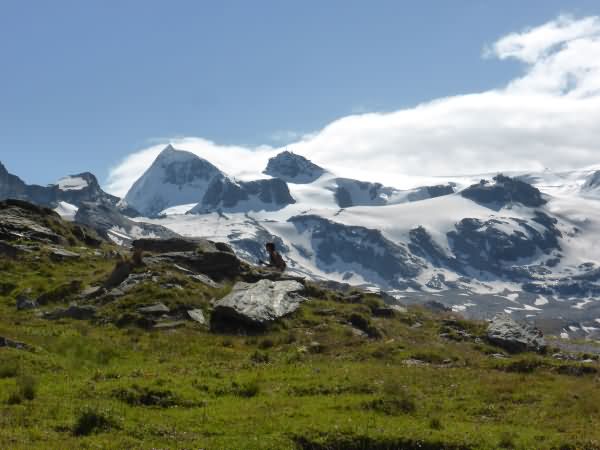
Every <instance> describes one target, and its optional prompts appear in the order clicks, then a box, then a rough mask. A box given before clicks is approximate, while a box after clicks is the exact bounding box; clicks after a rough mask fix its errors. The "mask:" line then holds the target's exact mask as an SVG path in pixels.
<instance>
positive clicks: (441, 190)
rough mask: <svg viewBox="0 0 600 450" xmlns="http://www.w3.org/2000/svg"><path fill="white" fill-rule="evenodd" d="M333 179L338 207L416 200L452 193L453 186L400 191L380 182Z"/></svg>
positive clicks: (423, 187) (379, 204)
mask: <svg viewBox="0 0 600 450" xmlns="http://www.w3.org/2000/svg"><path fill="white" fill-rule="evenodd" d="M333 181H334V185H333V187H332V188H331V189H333V192H334V196H335V201H336V203H337V204H338V206H339V207H340V208H349V207H351V206H382V205H388V204H395V203H406V202H416V201H420V200H426V199H428V198H435V197H441V196H443V195H449V194H453V193H454V186H453V185H451V184H445V185H436V186H422V187H418V188H415V189H411V190H408V191H401V190H398V189H396V188H393V187H389V186H384V185H382V184H381V183H372V182H367V181H359V180H353V179H350V178H335V179H334V180H333Z"/></svg>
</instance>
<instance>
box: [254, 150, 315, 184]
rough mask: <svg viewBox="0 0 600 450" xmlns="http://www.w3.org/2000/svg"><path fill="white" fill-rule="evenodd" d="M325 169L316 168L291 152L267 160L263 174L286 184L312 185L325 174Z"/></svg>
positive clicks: (302, 157)
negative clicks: (279, 179)
mask: <svg viewBox="0 0 600 450" xmlns="http://www.w3.org/2000/svg"><path fill="white" fill-rule="evenodd" d="M325 172H326V171H325V169H323V168H322V167H319V166H317V165H316V164H314V163H313V162H311V161H309V160H308V159H306V158H305V157H304V156H300V155H297V154H295V153H292V152H288V151H285V152H281V153H280V154H278V155H277V156H275V157H273V158H271V159H269V162H268V164H267V168H266V169H265V170H264V171H263V173H265V174H267V175H271V176H272V177H275V178H281V179H282V180H284V181H286V182H288V183H298V184H304V183H312V182H313V181H315V180H316V179H317V178H319V177H320V176H321V175H323V174H324V173H325Z"/></svg>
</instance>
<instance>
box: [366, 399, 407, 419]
mask: <svg viewBox="0 0 600 450" xmlns="http://www.w3.org/2000/svg"><path fill="white" fill-rule="evenodd" d="M365 406H366V408H367V409H372V410H374V411H377V412H380V413H382V414H385V415H387V416H399V415H401V414H411V413H414V412H415V411H416V410H417V404H416V403H415V401H414V400H413V399H412V398H411V397H410V396H408V395H406V396H401V397H397V398H378V399H376V400H373V401H370V402H368V403H367V404H366V405H365Z"/></svg>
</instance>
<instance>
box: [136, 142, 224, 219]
mask: <svg viewBox="0 0 600 450" xmlns="http://www.w3.org/2000/svg"><path fill="white" fill-rule="evenodd" d="M223 176H224V174H223V172H221V171H220V170H219V169H218V168H217V167H215V166H214V165H213V164H211V163H210V162H208V161H206V160H205V159H202V158H200V157H199V156H197V155H195V154H194V153H191V152H187V151H183V150H178V149H175V148H174V147H173V146H172V145H168V146H167V147H165V149H164V150H163V151H162V152H161V153H160V154H159V155H158V157H157V158H156V159H155V160H154V162H153V163H152V165H151V166H150V167H149V168H148V170H146V172H145V173H144V174H143V175H142V176H141V177H140V178H139V179H138V180H137V181H136V182H135V183H134V184H133V186H132V187H131V189H130V190H129V192H128V193H127V195H126V196H125V201H126V202H127V204H128V205H130V206H131V207H133V208H135V209H136V210H138V211H140V212H141V213H142V214H144V215H147V216H155V215H157V214H159V213H160V212H161V211H163V210H164V209H166V208H169V207H171V206H176V205H182V204H187V203H198V202H200V201H201V200H202V198H203V197H204V194H205V193H206V190H207V188H208V186H209V184H210V183H211V182H212V181H213V180H214V179H215V178H220V177H223Z"/></svg>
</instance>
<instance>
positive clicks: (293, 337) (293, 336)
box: [283, 331, 298, 344]
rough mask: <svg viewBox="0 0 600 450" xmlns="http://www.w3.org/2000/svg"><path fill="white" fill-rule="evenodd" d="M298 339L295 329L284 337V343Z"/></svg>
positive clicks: (290, 342) (291, 342)
mask: <svg viewBox="0 0 600 450" xmlns="http://www.w3.org/2000/svg"><path fill="white" fill-rule="evenodd" d="M297 341H298V335H297V334H296V333H295V332H293V331H290V332H289V333H288V334H287V335H286V336H285V338H284V339H283V343H284V344H293V343H295V342H297Z"/></svg>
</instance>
